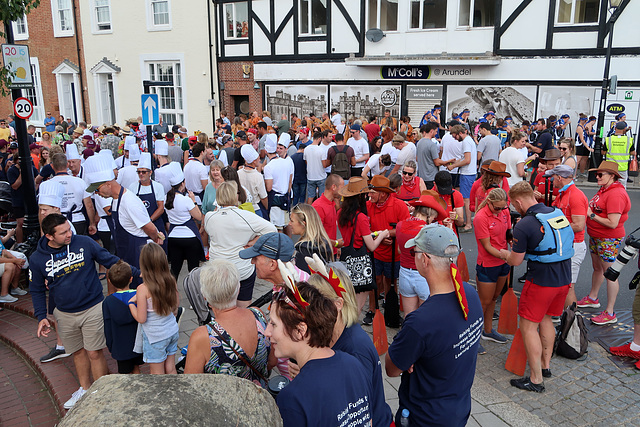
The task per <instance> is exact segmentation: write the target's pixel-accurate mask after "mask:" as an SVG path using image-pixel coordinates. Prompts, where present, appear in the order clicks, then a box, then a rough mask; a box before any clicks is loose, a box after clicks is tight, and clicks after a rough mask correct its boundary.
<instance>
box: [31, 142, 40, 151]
mask: <svg viewBox="0 0 640 427" xmlns="http://www.w3.org/2000/svg"><path fill="white" fill-rule="evenodd" d="M36 148H40V146H39V145H38V144H36V143H35V142H33V143H31V144H29V150H35V149H36Z"/></svg>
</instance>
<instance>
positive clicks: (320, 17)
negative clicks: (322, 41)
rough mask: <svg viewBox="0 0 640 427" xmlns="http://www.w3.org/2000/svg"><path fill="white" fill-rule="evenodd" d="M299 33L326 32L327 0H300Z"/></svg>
mask: <svg viewBox="0 0 640 427" xmlns="http://www.w3.org/2000/svg"><path fill="white" fill-rule="evenodd" d="M300 34H302V35H308V36H311V35H319V34H320V35H322V34H327V0H300Z"/></svg>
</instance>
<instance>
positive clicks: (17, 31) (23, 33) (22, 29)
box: [11, 15, 29, 40]
mask: <svg viewBox="0 0 640 427" xmlns="http://www.w3.org/2000/svg"><path fill="white" fill-rule="evenodd" d="M11 25H12V26H13V38H14V40H27V39H28V38H29V27H28V26H27V15H22V18H18V19H16V20H15V21H13V22H12V23H11Z"/></svg>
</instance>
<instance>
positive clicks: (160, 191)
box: [128, 180, 167, 202]
mask: <svg viewBox="0 0 640 427" xmlns="http://www.w3.org/2000/svg"><path fill="white" fill-rule="evenodd" d="M151 187H153V194H154V195H155V196H156V200H157V201H158V202H164V201H165V200H166V199H167V195H166V194H165V192H164V187H163V186H162V184H160V183H159V182H156V181H154V180H151V185H146V186H145V185H141V186H140V195H144V194H151ZM128 189H129V190H131V191H132V192H133V194H138V182H136V183H135V184H133V185H130V186H129V187H128Z"/></svg>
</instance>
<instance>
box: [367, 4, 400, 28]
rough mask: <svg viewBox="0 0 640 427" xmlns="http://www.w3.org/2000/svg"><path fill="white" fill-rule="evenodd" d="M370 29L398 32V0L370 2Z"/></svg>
mask: <svg viewBox="0 0 640 427" xmlns="http://www.w3.org/2000/svg"><path fill="white" fill-rule="evenodd" d="M368 28H380V29H381V30H382V31H397V30H398V0H368Z"/></svg>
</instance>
